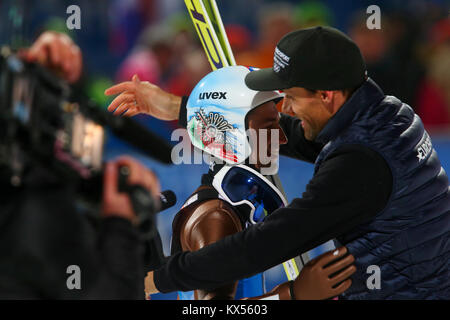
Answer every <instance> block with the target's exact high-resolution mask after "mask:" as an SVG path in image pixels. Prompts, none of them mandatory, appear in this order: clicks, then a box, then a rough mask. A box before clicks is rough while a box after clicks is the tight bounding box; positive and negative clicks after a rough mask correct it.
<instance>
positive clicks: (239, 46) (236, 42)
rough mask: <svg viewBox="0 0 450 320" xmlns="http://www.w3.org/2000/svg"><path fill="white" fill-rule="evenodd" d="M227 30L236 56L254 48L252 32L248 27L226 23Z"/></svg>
mask: <svg viewBox="0 0 450 320" xmlns="http://www.w3.org/2000/svg"><path fill="white" fill-rule="evenodd" d="M225 32H226V33H227V37H228V41H229V43H230V46H231V49H232V51H233V54H234V56H235V57H236V56H239V55H240V54H242V53H244V52H246V51H249V50H250V49H251V48H252V34H251V32H250V30H248V29H247V27H245V26H243V25H239V24H229V25H225Z"/></svg>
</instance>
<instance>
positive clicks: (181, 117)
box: [178, 96, 189, 129]
mask: <svg viewBox="0 0 450 320" xmlns="http://www.w3.org/2000/svg"><path fill="white" fill-rule="evenodd" d="M188 98H189V97H188V96H182V97H181V106H180V113H179V114H178V125H179V126H180V127H181V128H185V129H186V127H187V109H186V104H187V101H188Z"/></svg>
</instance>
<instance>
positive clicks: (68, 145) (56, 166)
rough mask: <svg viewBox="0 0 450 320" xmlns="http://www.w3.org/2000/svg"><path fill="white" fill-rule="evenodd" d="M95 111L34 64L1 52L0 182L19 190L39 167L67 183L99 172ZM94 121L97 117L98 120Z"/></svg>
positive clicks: (100, 131) (100, 142)
mask: <svg viewBox="0 0 450 320" xmlns="http://www.w3.org/2000/svg"><path fill="white" fill-rule="evenodd" d="M93 108H94V107H93V106H88V105H87V104H86V103H82V102H81V101H77V99H76V98H75V97H74V96H73V95H72V90H71V89H70V87H69V86H68V85H67V84H66V83H65V82H64V81H62V80H60V79H58V78H57V77H55V76H53V75H52V74H50V73H49V72H48V71H47V70H45V69H44V68H43V67H41V66H40V65H38V64H32V63H26V62H24V61H22V60H20V59H19V58H18V57H17V56H16V55H14V54H12V53H11V52H9V50H8V49H7V48H3V49H2V50H1V54H0V167H2V169H3V170H2V177H1V178H2V181H5V180H7V181H9V182H10V183H11V184H12V185H13V186H16V187H18V186H20V185H21V184H22V178H23V174H24V171H25V170H26V168H27V167H29V166H33V165H35V164H38V165H40V166H43V167H46V168H47V169H49V170H50V171H52V172H54V173H55V174H56V175H58V176H60V177H62V178H64V179H65V180H66V181H67V180H68V181H74V182H76V181H77V180H79V179H84V180H86V179H91V178H93V177H94V176H96V175H98V174H100V173H101V171H102V162H103V146H104V143H105V138H106V135H105V129H104V127H103V125H102V123H101V122H100V121H98V119H96V117H95V112H93V111H91V110H93ZM97 118H98V117H97Z"/></svg>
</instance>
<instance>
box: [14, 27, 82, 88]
mask: <svg viewBox="0 0 450 320" xmlns="http://www.w3.org/2000/svg"><path fill="white" fill-rule="evenodd" d="M19 56H21V57H22V58H24V59H25V60H27V61H29V62H37V63H40V64H42V65H43V66H45V67H47V68H49V69H50V70H52V71H53V72H55V73H56V74H57V75H59V76H61V77H63V78H64V79H65V80H67V81H68V82H70V83H74V82H76V81H77V80H78V79H79V78H80V75H81V70H82V67H83V62H82V56H81V50H80V48H78V46H77V45H76V44H75V43H74V42H73V41H72V39H70V38H69V36H67V35H65V34H62V33H57V32H53V31H46V32H44V33H43V34H41V35H40V37H39V38H38V39H37V40H36V41H35V42H34V44H33V45H32V46H31V48H29V49H25V50H22V51H21V52H19Z"/></svg>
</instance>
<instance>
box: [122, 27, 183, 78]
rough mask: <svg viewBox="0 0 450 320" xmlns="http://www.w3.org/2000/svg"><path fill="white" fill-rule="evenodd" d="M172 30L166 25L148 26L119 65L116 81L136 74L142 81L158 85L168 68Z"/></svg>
mask: <svg viewBox="0 0 450 320" xmlns="http://www.w3.org/2000/svg"><path fill="white" fill-rule="evenodd" d="M173 36H174V35H173V32H172V30H170V28H169V27H168V26H167V25H163V24H162V25H156V26H150V27H148V28H147V29H145V30H144V31H143V32H142V34H141V35H140V36H139V38H138V41H137V44H136V46H135V47H134V48H133V50H132V51H131V53H130V54H129V55H128V57H127V58H126V59H125V61H124V62H123V63H122V65H121V66H120V67H119V70H118V72H117V76H116V82H122V81H127V80H130V79H131V78H132V77H133V75H134V74H137V75H138V76H139V78H140V79H141V80H143V81H150V82H152V83H154V84H156V85H158V86H161V84H162V81H163V80H162V77H163V74H164V72H165V71H167V69H168V68H169V63H170V59H171V56H172V43H171V42H172V39H173Z"/></svg>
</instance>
